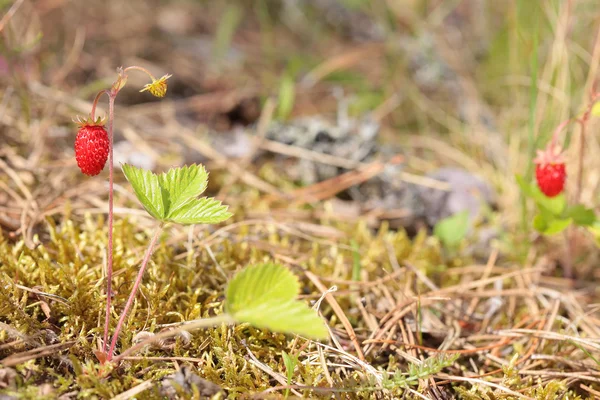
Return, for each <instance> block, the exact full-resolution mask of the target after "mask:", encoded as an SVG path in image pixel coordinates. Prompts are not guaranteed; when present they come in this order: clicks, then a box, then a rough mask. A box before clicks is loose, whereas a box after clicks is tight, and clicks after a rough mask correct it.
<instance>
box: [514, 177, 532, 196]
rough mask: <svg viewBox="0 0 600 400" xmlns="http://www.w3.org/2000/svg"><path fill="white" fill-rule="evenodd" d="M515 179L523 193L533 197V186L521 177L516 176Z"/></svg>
mask: <svg viewBox="0 0 600 400" xmlns="http://www.w3.org/2000/svg"><path fill="white" fill-rule="evenodd" d="M515 179H516V180H517V184H518V185H519V187H520V188H521V191H522V192H523V194H525V196H527V197H531V196H532V193H533V185H532V184H531V183H528V182H526V181H525V178H523V177H522V176H521V175H515Z"/></svg>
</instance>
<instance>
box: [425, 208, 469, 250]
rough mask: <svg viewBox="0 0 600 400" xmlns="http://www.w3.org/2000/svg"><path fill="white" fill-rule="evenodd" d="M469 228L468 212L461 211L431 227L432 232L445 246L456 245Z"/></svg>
mask: <svg viewBox="0 0 600 400" xmlns="http://www.w3.org/2000/svg"><path fill="white" fill-rule="evenodd" d="M468 230H469V212H468V211H461V212H459V213H456V214H454V215H451V216H450V217H447V218H444V219H443V220H441V221H439V222H438V223H437V224H436V225H435V227H434V228H433V234H434V235H435V237H437V238H438V239H439V240H440V242H442V244H443V245H444V246H446V247H456V246H458V245H459V244H460V242H461V241H462V240H463V239H464V238H465V236H466V235H467V231H468Z"/></svg>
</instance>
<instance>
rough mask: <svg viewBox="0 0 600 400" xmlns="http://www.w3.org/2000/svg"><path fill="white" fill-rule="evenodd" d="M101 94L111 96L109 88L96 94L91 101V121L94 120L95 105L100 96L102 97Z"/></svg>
mask: <svg viewBox="0 0 600 400" xmlns="http://www.w3.org/2000/svg"><path fill="white" fill-rule="evenodd" d="M103 94H106V95H107V96H108V97H109V98H110V97H112V95H111V93H110V90H103V91H101V92H99V93H98V94H97V95H96V98H95V99H94V102H93V103H92V111H91V112H90V119H91V120H92V122H94V121H95V120H96V106H97V105H98V101H100V97H102V95H103Z"/></svg>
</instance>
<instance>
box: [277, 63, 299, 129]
mask: <svg viewBox="0 0 600 400" xmlns="http://www.w3.org/2000/svg"><path fill="white" fill-rule="evenodd" d="M295 97H296V89H295V87H294V80H293V79H292V77H291V76H290V75H289V74H286V75H284V77H283V78H282V80H281V83H280V84H279V105H278V106H277V116H278V117H279V118H280V119H286V118H287V117H288V116H289V115H290V113H291V112H292V109H293V108H294V98H295Z"/></svg>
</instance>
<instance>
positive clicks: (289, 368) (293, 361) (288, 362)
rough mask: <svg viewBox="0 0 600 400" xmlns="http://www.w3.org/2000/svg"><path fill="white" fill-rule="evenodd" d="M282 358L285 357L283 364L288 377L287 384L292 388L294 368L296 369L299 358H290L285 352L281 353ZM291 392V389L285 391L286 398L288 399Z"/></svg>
mask: <svg viewBox="0 0 600 400" xmlns="http://www.w3.org/2000/svg"><path fill="white" fill-rule="evenodd" d="M281 356H282V357H283V363H284V364H285V374H286V377H287V384H288V386H291V384H292V377H293V376H294V368H296V365H297V364H298V358H297V357H292V356H290V355H289V354H288V353H286V352H285V351H282V352H281ZM289 392H290V389H286V390H285V397H287V396H288V395H289Z"/></svg>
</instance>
